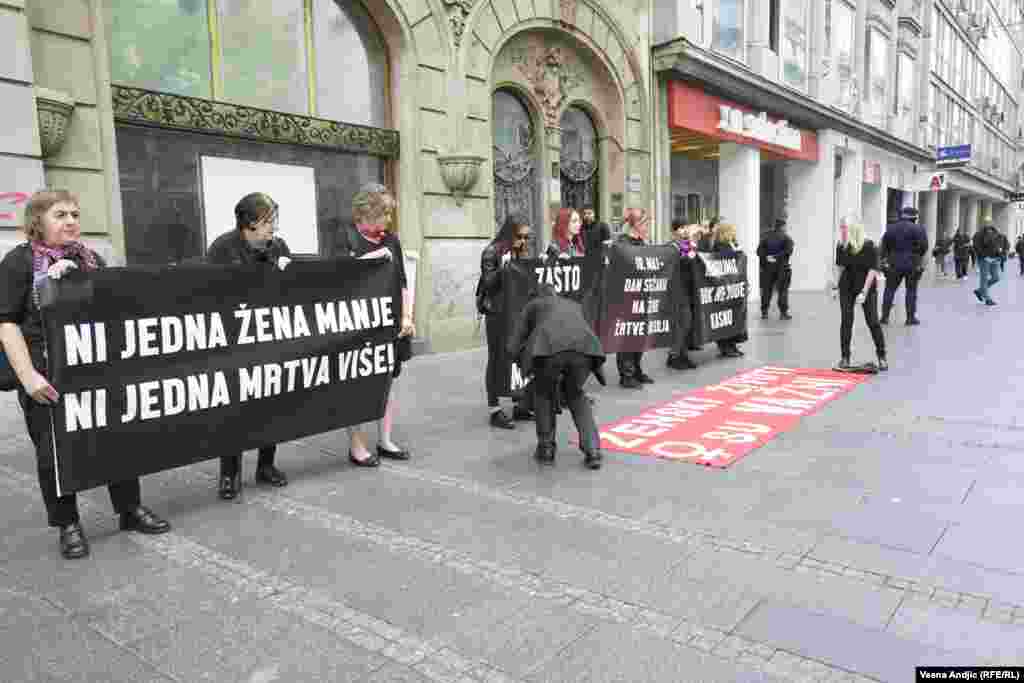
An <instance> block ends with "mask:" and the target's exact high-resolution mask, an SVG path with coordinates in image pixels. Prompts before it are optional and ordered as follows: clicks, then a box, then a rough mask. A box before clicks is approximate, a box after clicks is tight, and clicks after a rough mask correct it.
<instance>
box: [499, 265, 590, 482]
mask: <svg viewBox="0 0 1024 683" xmlns="http://www.w3.org/2000/svg"><path fill="white" fill-rule="evenodd" d="M507 352H508V353H509V355H510V356H512V357H516V358H518V359H519V367H520V368H522V371H523V374H524V375H531V374H532V375H533V385H534V407H535V411H536V422H537V450H536V451H535V454H534V457H535V458H536V459H537V461H538V462H540V463H542V464H545V465H550V464H554V462H555V453H556V451H557V445H556V443H555V427H556V423H555V420H556V417H555V412H556V409H557V406H558V404H559V402H560V400H561V398H562V397H564V401H565V405H566V406H567V407H568V408H569V412H570V413H571V414H572V419H573V421H574V422H575V423H576V430H577V432H579V444H580V450H582V451H583V456H584V457H583V463H584V465H586V467H588V468H590V469H595V470H596V469H598V468H600V467H601V460H602V456H601V444H600V440H599V437H598V432H597V424H596V423H595V422H594V413H593V410H592V409H591V406H590V401H588V400H587V396H586V393H585V392H584V390H583V385H584V384H585V383H586V381H587V378H588V377H589V376H590V373H594V374H595V375H596V376H597V379H598V381H599V382H600V383H601V384H604V383H605V382H604V376H603V375H602V374H601V366H602V365H603V364H604V362H605V354H604V351H603V350H602V349H601V340H600V339H598V338H597V335H595V334H594V330H593V328H592V327H591V325H590V323H588V322H587V320H586V318H585V317H584V315H583V309H582V307H580V305H579V304H578V303H576V302H575V301H573V300H572V299H568V298H566V297H561V296H558V295H557V294H556V293H555V290H554V288H553V287H552V286H551V285H547V284H545V285H538V286H537V287H536V289H535V290H534V292H533V298H532V299H531V301H530V302H529V303H528V304H527V305H526V307H525V308H524V309H523V311H522V313H521V314H520V316H519V318H518V319H517V321H516V323H515V325H514V326H513V330H512V334H511V335H510V336H509V340H508V348H507Z"/></svg>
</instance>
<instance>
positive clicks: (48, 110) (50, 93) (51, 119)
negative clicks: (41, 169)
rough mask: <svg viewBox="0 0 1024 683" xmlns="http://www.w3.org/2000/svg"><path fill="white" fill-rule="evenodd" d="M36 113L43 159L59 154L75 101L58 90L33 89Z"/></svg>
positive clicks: (37, 87) (66, 133)
mask: <svg viewBox="0 0 1024 683" xmlns="http://www.w3.org/2000/svg"><path fill="white" fill-rule="evenodd" d="M35 95H36V112H37V114H38V117H39V145H40V147H42V150H43V156H44V157H52V156H54V155H56V154H57V153H58V152H60V150H61V148H62V147H63V146H64V141H65V140H66V139H67V135H68V123H69V122H70V121H71V114H72V112H74V110H75V100H74V98H72V97H71V96H70V95H66V94H65V93H62V92H60V91H58V90H50V89H49V88H40V87H39V86H36V87H35Z"/></svg>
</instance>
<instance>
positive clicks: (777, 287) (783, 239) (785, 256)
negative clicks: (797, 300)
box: [757, 218, 793, 320]
mask: <svg viewBox="0 0 1024 683" xmlns="http://www.w3.org/2000/svg"><path fill="white" fill-rule="evenodd" d="M792 256H793V238H792V237H790V236H789V235H787V234H786V221H784V220H782V219H781V218H780V219H778V220H776V221H775V227H774V228H773V229H771V230H769V231H768V232H767V233H765V235H764V237H762V238H761V243H760V244H759V245H757V257H758V260H759V261H760V262H761V317H762V318H767V317H768V309H769V308H770V307H771V305H772V292H775V291H778V293H779V314H780V317H781V318H782V319H783V320H791V319H792V316H791V315H790V314H789V284H790V282H791V281H792V280H793V270H792V268H791V267H790V265H789V260H790V258H792Z"/></svg>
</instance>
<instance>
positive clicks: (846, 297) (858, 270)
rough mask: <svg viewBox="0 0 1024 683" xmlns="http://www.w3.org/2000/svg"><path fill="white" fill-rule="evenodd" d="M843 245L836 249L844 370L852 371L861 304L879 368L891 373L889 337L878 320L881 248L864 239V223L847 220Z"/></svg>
mask: <svg viewBox="0 0 1024 683" xmlns="http://www.w3.org/2000/svg"><path fill="white" fill-rule="evenodd" d="M839 235H840V242H839V244H838V245H837V246H836V267H837V268H838V269H839V287H838V289H839V310H840V312H841V314H842V320H841V322H840V325H839V351H840V354H841V357H840V360H839V365H837V366H836V367H837V368H838V369H840V370H847V369H849V368H850V341H851V339H852V337H853V316H854V306H855V305H856V304H861V307H862V309H863V311H864V321H865V322H866V323H867V324H868V329H869V330H871V339H872V340H873V341H874V342H875V353H876V354H877V356H878V369H879V370H888V369H889V363H888V361H887V360H886V356H885V335H884V333H883V332H882V325H881V323H880V322H879V320H878V287H877V286H876V283H877V282H878V281H879V280H880V279H882V278H881V270H880V265H879V255H878V248H877V247H876V246H875V243H874V242H873V241H872V240H869V239H867V238H866V237H865V236H864V225H863V224H862V223H858V222H854V221H848V220H847V219H845V218H844V219H843V221H842V223H840V224H839Z"/></svg>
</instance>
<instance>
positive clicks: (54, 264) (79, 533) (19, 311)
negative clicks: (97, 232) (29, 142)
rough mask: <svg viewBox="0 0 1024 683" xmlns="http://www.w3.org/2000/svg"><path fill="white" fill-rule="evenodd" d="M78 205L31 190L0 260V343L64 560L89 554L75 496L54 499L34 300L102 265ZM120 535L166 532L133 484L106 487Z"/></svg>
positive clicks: (47, 388) (67, 197)
mask: <svg viewBox="0 0 1024 683" xmlns="http://www.w3.org/2000/svg"><path fill="white" fill-rule="evenodd" d="M79 212H80V210H79V203H78V199H77V198H76V197H75V196H74V195H73V194H71V193H70V192H67V191H64V190H52V191H51V190H47V191H42V192H36V193H35V194H34V195H32V197H31V198H30V199H29V201H28V205H27V206H26V207H25V232H26V235H27V237H28V241H27V242H25V243H24V244H20V245H18V246H17V247H15V248H14V249H11V250H10V251H9V252H7V255H6V256H5V257H4V259H3V261H2V262H0V282H2V283H3V284H4V287H3V294H0V342H2V343H3V348H4V351H5V352H6V353H7V357H8V359H9V360H10V363H11V366H12V367H13V368H14V371H15V373H16V374H17V376H18V381H19V382H20V384H21V386H20V387H19V388H18V402H19V403H20V404H21V409H22V412H23V413H24V414H25V425H26V427H27V428H28V434H29V436H30V437H31V438H32V443H33V444H34V445H35V448H36V469H37V472H38V475H39V489H40V490H41V491H42V494H43V502H44V503H45V504H46V512H47V517H48V520H49V524H50V526H54V527H57V528H58V529H59V533H60V552H61V555H63V556H64V557H65V558H67V559H77V558H80V557H85V556H86V555H88V554H89V541H88V540H87V539H86V536H85V532H84V531H83V530H82V526H81V523H80V521H79V516H78V502H77V499H76V497H75V494H73V493H70V494H66V495H62V496H58V495H57V473H56V470H55V468H54V462H53V445H52V439H53V422H52V419H53V417H52V416H53V413H52V410H53V408H52V406H53V405H54V404H56V402H57V399H58V393H57V390H56V389H55V388H54V387H53V385H51V384H50V382H49V381H48V380H47V377H46V371H47V368H46V355H45V350H44V345H43V321H42V316H41V315H40V312H39V308H38V306H37V304H36V297H35V296H34V290H35V288H36V287H37V286H38V285H39V284H40V283H42V282H43V281H44V280H46V279H47V278H52V279H60V277H61V276H62V275H64V274H65V273H67V272H68V271H69V270H71V269H79V270H84V271H87V272H88V271H93V270H96V269H98V268H102V267H104V266H105V265H106V264H105V263H104V262H103V259H102V258H100V256H99V255H98V254H96V253H95V252H94V251H92V250H91V249H89V248H88V247H86V246H85V245H84V244H82V243H81V241H80V239H81V236H82V227H81V225H80V224H79V222H78V221H79ZM107 488H108V490H109V491H110V500H111V502H112V503H113V505H114V511H115V512H116V513H118V515H119V516H120V526H121V529H122V530H135V531H141V532H142V533H146V534H162V533H164V532H166V531H168V530H169V529H170V528H171V525H170V524H168V523H167V522H166V521H165V520H163V519H161V518H160V517H158V516H157V515H155V514H154V513H153V512H152V511H150V510H149V509H147V508H145V507H143V506H142V505H140V504H139V497H140V492H139V480H138V478H132V479H126V480H124V481H119V482H115V483H113V484H110V485H109V486H108V487H107Z"/></svg>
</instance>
